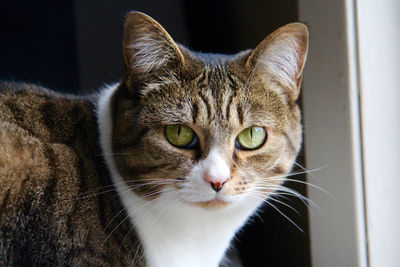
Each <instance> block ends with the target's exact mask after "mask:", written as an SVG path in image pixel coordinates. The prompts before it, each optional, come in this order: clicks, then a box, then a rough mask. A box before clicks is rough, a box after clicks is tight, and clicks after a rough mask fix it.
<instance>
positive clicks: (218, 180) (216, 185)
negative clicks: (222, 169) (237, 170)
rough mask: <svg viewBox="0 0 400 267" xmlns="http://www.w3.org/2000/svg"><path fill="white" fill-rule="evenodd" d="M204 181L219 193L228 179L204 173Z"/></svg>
mask: <svg viewBox="0 0 400 267" xmlns="http://www.w3.org/2000/svg"><path fill="white" fill-rule="evenodd" d="M204 180H205V181H206V182H207V183H209V184H210V185H211V187H212V189H214V190H215V191H216V192H218V191H220V190H221V189H222V187H223V186H224V184H225V183H226V181H228V180H229V177H224V176H212V175H209V174H208V173H206V174H205V175H204Z"/></svg>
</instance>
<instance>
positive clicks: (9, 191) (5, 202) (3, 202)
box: [0, 188, 11, 217]
mask: <svg viewBox="0 0 400 267" xmlns="http://www.w3.org/2000/svg"><path fill="white" fill-rule="evenodd" d="M10 193H11V188H8V189H7V193H6V196H5V197H4V199H3V200H2V203H1V206H0V217H1V215H2V213H3V212H4V211H5V209H6V206H7V202H8V199H9V198H10Z"/></svg>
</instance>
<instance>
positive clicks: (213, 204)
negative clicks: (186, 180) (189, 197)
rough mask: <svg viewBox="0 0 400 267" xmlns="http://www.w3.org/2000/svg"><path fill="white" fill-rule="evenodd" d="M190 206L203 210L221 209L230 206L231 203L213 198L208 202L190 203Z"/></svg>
mask: <svg viewBox="0 0 400 267" xmlns="http://www.w3.org/2000/svg"><path fill="white" fill-rule="evenodd" d="M190 204H191V205H194V206H198V207H201V208H204V209H223V208H226V207H228V206H230V205H232V202H227V201H223V200H220V199H218V198H214V199H212V200H210V201H200V202H190Z"/></svg>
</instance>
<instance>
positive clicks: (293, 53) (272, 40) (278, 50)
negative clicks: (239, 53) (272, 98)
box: [246, 23, 308, 101]
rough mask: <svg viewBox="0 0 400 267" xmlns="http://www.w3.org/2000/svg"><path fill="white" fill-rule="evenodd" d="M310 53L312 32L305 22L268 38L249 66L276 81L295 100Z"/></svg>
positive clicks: (258, 48)
mask: <svg viewBox="0 0 400 267" xmlns="http://www.w3.org/2000/svg"><path fill="white" fill-rule="evenodd" d="M307 51H308V30H307V26H306V25H304V24H303V23H291V24H287V25H285V26H283V27H281V28H279V29H277V30H276V31H274V32H273V33H271V34H270V35H268V36H267V37H266V38H265V39H264V40H263V41H262V42H261V43H260V44H259V45H258V46H257V47H256V48H255V49H254V50H253V51H252V52H251V54H250V56H249V57H248V59H247V62H246V67H247V68H248V69H249V71H254V73H253V75H254V76H255V77H254V78H256V76H259V78H261V80H263V79H264V78H268V79H272V80H274V81H275V82H277V83H278V84H279V85H281V86H282V87H283V88H284V90H285V91H286V93H287V94H288V96H289V98H290V99H291V100H292V101H295V100H296V99H297V98H298V96H299V93H300V84H301V78H302V72H303V68H304V63H305V61H306V57H307Z"/></svg>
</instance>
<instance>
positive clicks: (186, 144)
mask: <svg viewBox="0 0 400 267" xmlns="http://www.w3.org/2000/svg"><path fill="white" fill-rule="evenodd" d="M165 137H166V138H167V140H168V141H169V142H170V143H171V144H172V145H174V146H176V147H180V148H191V147H193V146H194V145H195V141H196V140H197V136H196V134H195V133H194V131H193V130H192V128H190V127H189V126H186V125H182V124H176V125H168V126H167V127H165Z"/></svg>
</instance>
